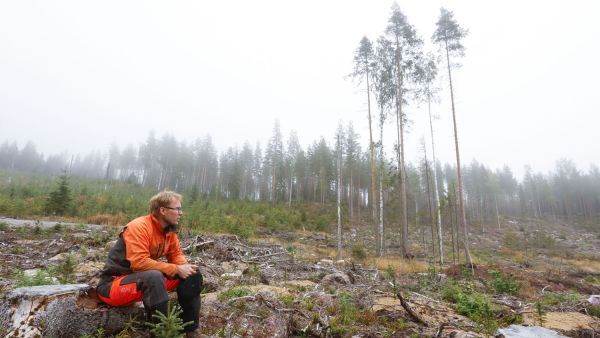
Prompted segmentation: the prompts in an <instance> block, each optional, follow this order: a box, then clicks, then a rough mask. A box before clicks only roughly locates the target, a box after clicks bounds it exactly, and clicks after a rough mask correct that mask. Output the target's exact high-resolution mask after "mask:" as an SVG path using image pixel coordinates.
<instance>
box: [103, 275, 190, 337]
mask: <svg viewBox="0 0 600 338" xmlns="http://www.w3.org/2000/svg"><path fill="white" fill-rule="evenodd" d="M175 289H177V300H178V301H179V305H180V306H181V310H182V311H183V312H182V314H181V319H182V320H183V322H184V323H186V322H192V324H190V325H187V326H186V327H185V330H184V331H186V332H188V331H193V330H195V329H196V328H197V327H198V325H199V316H200V291H201V290H202V275H201V274H200V273H196V274H194V275H192V276H190V277H188V278H186V279H180V278H176V279H168V278H166V277H165V276H164V275H163V273H162V272H160V271H158V270H148V271H142V272H134V273H132V274H129V275H125V276H118V277H115V279H113V280H112V282H109V283H104V284H100V285H98V287H97V288H96V291H97V293H98V298H100V300H102V301H103V302H105V303H106V304H109V305H112V306H126V305H129V304H131V303H133V302H138V301H140V300H141V301H142V302H143V304H144V309H145V310H146V315H147V320H148V321H150V322H154V321H155V319H154V318H153V317H152V315H153V314H154V313H155V312H156V311H160V312H162V313H163V314H167V308H168V301H169V296H168V294H167V292H168V291H173V290H175Z"/></svg>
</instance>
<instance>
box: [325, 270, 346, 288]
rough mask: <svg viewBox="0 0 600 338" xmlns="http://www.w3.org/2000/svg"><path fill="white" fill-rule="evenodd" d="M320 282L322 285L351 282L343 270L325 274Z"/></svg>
mask: <svg viewBox="0 0 600 338" xmlns="http://www.w3.org/2000/svg"><path fill="white" fill-rule="evenodd" d="M321 282H322V283H323V284H324V285H335V284H342V285H346V284H350V283H351V282H350V277H348V275H347V274H345V273H343V272H336V273H330V274H328V275H325V277H323V279H322V280H321Z"/></svg>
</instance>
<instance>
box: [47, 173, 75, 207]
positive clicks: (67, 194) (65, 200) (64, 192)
mask: <svg viewBox="0 0 600 338" xmlns="http://www.w3.org/2000/svg"><path fill="white" fill-rule="evenodd" d="M71 199H72V197H71V189H70V188H69V177H68V176H67V174H66V172H65V173H64V174H63V175H61V176H60V177H59V181H58V186H57V187H56V189H55V190H53V191H52V192H51V193H50V195H49V196H48V200H47V202H46V213H47V214H51V215H59V216H62V215H64V214H65V212H66V211H67V210H68V209H69V204H70V203H71Z"/></svg>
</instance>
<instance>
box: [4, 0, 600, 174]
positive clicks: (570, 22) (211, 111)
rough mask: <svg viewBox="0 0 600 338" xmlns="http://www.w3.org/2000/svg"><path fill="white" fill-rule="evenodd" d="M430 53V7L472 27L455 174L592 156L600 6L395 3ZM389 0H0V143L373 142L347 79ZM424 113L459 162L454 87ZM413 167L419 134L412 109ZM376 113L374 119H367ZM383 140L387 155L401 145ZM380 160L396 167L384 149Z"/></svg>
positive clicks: (458, 91)
mask: <svg viewBox="0 0 600 338" xmlns="http://www.w3.org/2000/svg"><path fill="white" fill-rule="evenodd" d="M399 5H400V8H401V10H402V11H403V12H404V14H405V15H406V16H407V18H408V20H409V22H410V23H411V24H413V25H414V26H415V28H416V29H417V32H418V34H419V35H420V36H421V37H422V39H423V40H424V41H425V49H426V50H427V49H429V50H437V48H436V46H433V45H432V44H431V42H430V37H431V35H432V33H433V30H434V27H435V22H436V21H437V18H438V15H439V8H440V7H441V6H444V7H446V8H447V9H449V10H452V11H453V12H454V15H455V18H456V19H457V21H458V22H459V24H460V25H461V26H462V27H464V28H467V29H469V31H470V34H469V35H468V36H467V38H466V39H465V40H464V45H465V47H466V55H465V57H464V58H463V59H461V60H460V63H461V64H462V67H461V68H459V69H457V70H455V71H454V73H453V80H454V81H455V82H454V89H455V97H456V111H457V117H458V128H459V137H460V145H461V156H462V160H463V163H464V164H467V163H469V162H470V161H471V160H472V159H477V161H479V162H480V163H484V164H486V165H488V166H490V167H492V168H498V167H501V166H503V165H504V164H506V165H509V166H510V167H511V168H513V169H514V171H515V172H516V173H517V174H520V173H522V170H523V167H524V166H525V165H530V166H531V167H532V168H533V169H534V170H535V171H542V172H543V171H547V170H551V169H552V168H553V167H554V164H555V162H556V161H557V160H559V159H561V158H567V159H571V160H573V161H574V162H575V163H576V164H577V165H578V167H579V168H581V169H583V170H587V168H589V166H590V164H592V163H595V164H598V163H599V162H600V161H599V159H598V154H599V153H600V133H598V132H597V131H596V129H597V127H598V126H599V125H600V109H599V108H600V103H599V101H598V99H597V94H596V91H597V80H598V78H600V67H599V66H598V63H597V60H599V59H600V51H599V48H598V46H597V40H598V36H600V25H598V24H597V22H596V16H597V13H598V12H599V11H600V3H598V2H595V1H568V2H567V1H552V2H547V1H541V0H540V1H527V2H522V1H513V0H510V1H485V2H474V1H427V2H423V1H416V0H414V1H403V2H401V3H399ZM391 6H392V1H337V0H336V1H325V2H323V1H318V2H317V1H302V2H296V3H290V2H282V1H251V2H248V1H233V2H231V1H230V2H216V1H208V2H195V1H178V2H162V1H129V2H117V1H104V2H82V1H51V2H50V1H4V2H1V3H0V45H1V46H2V53H0V74H1V76H0V142H4V141H5V140H8V141H17V142H18V144H19V146H23V145H24V144H25V143H26V142H27V141H32V142H34V143H35V144H36V146H37V148H38V150H39V151H42V152H44V153H45V154H47V155H49V154H56V153H60V152H65V151H66V152H68V153H71V154H74V153H88V152H90V151H91V150H94V149H100V150H102V151H106V150H107V149H108V147H109V146H110V144H112V143H114V144H117V145H119V146H120V147H125V146H127V145H129V144H131V145H134V146H137V145H138V144H140V143H141V142H143V141H144V140H145V139H146V137H147V136H148V134H149V133H150V131H152V130H153V131H155V132H156V134H157V135H161V134H164V133H170V134H173V135H174V136H175V137H176V138H177V139H178V140H187V141H192V140H195V139H196V138H202V137H204V136H205V135H206V134H210V135H211V136H212V137H213V140H214V142H215V144H216V145H217V147H218V148H219V149H220V150H224V149H225V148H226V147H228V146H235V145H240V146H241V145H242V144H243V143H244V142H245V141H249V142H250V143H252V144H254V143H255V142H261V143H262V144H265V143H266V141H267V139H268V138H269V137H270V135H271V130H272V128H273V125H274V121H275V120H279V121H280V123H281V127H282V130H283V132H284V135H288V133H289V131H290V130H296V131H297V132H298V135H299V137H300V140H301V142H302V144H304V145H307V144H308V143H312V142H313V141H315V140H318V139H319V138H320V137H321V136H323V137H325V138H326V139H327V140H328V141H329V142H330V143H333V135H334V133H335V129H336V127H337V124H338V121H340V120H342V121H343V122H344V124H346V123H347V122H349V121H352V122H353V124H354V126H355V129H356V130H357V131H358V132H359V133H360V134H361V135H362V143H363V149H364V148H366V140H367V139H368V124H367V114H366V98H365V95H364V93H363V92H362V91H361V87H359V86H358V85H357V83H356V82H354V81H352V79H351V78H349V77H348V74H350V73H351V72H352V68H353V64H352V60H353V53H354V51H355V49H356V48H357V47H358V43H359V41H360V39H361V38H362V37H363V36H364V35H366V36H367V37H369V38H370V39H371V40H376V39H377V37H378V36H379V35H381V34H383V32H384V29H385V26H386V24H387V20H388V17H389V15H390V9H391ZM444 72H445V70H444V68H441V69H440V73H441V75H442V76H440V77H439V79H438V83H437V86H439V87H441V88H443V90H442V91H441V92H440V97H441V100H440V102H438V103H437V104H435V105H434V106H433V107H432V109H433V112H434V114H435V115H437V116H438V117H439V118H438V119H437V120H436V121H435V126H434V128H435V131H436V133H437V135H436V150H437V151H438V158H439V160H441V161H443V162H453V161H454V148H453V146H454V145H453V136H452V127H451V109H450V103H449V101H448V97H449V92H448V90H447V78H445V76H444V74H445V73H444ZM409 104H410V105H409V107H408V108H407V111H406V113H407V117H408V119H409V120H410V121H411V122H410V126H409V129H408V135H407V139H406V141H407V147H406V151H407V159H408V160H409V161H416V159H417V158H418V157H420V156H421V154H420V152H419V150H418V148H419V146H418V142H419V140H420V139H421V137H423V135H424V136H425V137H428V125H427V121H426V112H427V110H426V106H425V105H422V106H417V105H416V104H415V103H412V102H411V103H409ZM373 109H374V111H376V107H375V106H373ZM391 123H392V121H390V125H389V126H388V127H387V128H388V129H387V130H386V134H385V135H384V138H385V140H384V141H385V142H387V143H389V145H390V146H391V144H392V142H393V141H394V140H395V138H394V137H395V136H394V135H395V132H394V129H393V128H394V127H393V126H392V125H391ZM389 156H392V154H391V149H390V154H389Z"/></svg>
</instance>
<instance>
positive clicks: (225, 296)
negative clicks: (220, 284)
mask: <svg viewBox="0 0 600 338" xmlns="http://www.w3.org/2000/svg"><path fill="white" fill-rule="evenodd" d="M251 294H252V290H250V289H248V288H242V287H237V286H236V287H232V288H231V289H229V290H227V291H224V292H221V293H220V294H219V296H218V297H217V298H218V299H219V300H220V301H225V300H229V299H233V298H238V297H244V296H249V295H251Z"/></svg>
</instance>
